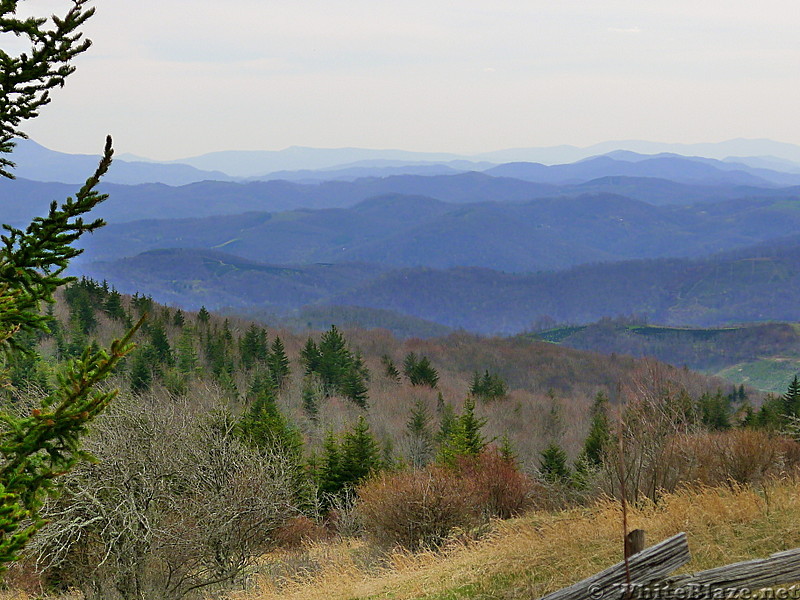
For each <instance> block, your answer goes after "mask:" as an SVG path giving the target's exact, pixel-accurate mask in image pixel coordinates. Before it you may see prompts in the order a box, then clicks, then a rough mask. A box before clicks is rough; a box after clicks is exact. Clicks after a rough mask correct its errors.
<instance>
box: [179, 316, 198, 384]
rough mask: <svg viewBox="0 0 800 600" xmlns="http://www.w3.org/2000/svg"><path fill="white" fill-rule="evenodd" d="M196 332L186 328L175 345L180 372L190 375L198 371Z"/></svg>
mask: <svg viewBox="0 0 800 600" xmlns="http://www.w3.org/2000/svg"><path fill="white" fill-rule="evenodd" d="M194 337H195V336H194V331H193V329H192V328H191V327H186V328H184V329H183V330H182V331H181V334H180V336H179V337H178V341H177V343H176V344H175V354H176V365H177V368H178V372H179V373H182V374H184V375H190V374H192V373H194V372H195V371H196V370H197V350H196V349H195V345H194Z"/></svg>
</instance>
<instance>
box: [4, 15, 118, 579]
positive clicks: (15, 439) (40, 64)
mask: <svg viewBox="0 0 800 600" xmlns="http://www.w3.org/2000/svg"><path fill="white" fill-rule="evenodd" d="M87 3H88V0H73V2H72V3H71V6H70V8H69V10H68V11H67V12H66V14H65V15H64V16H63V17H53V18H52V19H47V18H38V17H35V18H25V19H20V18H17V16H16V11H17V5H18V4H19V2H18V0H5V1H3V2H0V37H3V38H4V39H7V37H8V36H10V35H14V36H17V37H18V38H21V39H22V40H24V41H25V42H26V43H27V44H28V48H27V49H26V50H24V51H23V52H20V53H19V54H16V55H13V54H9V53H8V52H6V51H5V50H0V80H2V82H3V85H2V86H0V176H5V177H12V175H11V173H10V168H11V167H13V166H14V164H13V162H12V161H11V159H10V158H8V154H9V153H10V152H11V151H12V150H13V148H14V139H15V138H24V137H26V136H25V133H24V132H23V131H22V130H21V129H20V127H21V124H22V122H23V121H25V120H27V119H30V118H33V117H35V116H37V114H38V111H39V110H40V109H41V108H42V107H43V106H44V105H46V104H47V103H48V102H49V101H50V95H49V92H50V90H52V89H53V88H55V87H59V86H62V85H63V84H64V81H65V79H66V78H67V77H68V76H69V75H70V74H71V73H72V72H73V71H74V66H73V65H72V64H71V61H72V59H73V58H75V56H77V55H78V54H80V53H81V52H83V51H85V50H86V49H87V48H88V47H89V44H90V42H89V41H88V40H85V39H82V33H81V31H80V30H81V28H82V26H83V25H84V23H85V22H86V20H87V19H88V18H89V17H90V16H91V15H92V14H93V12H94V10H93V9H91V8H88V7H87ZM112 154H113V151H112V148H111V139H110V138H108V139H107V141H106V146H105V150H104V152H103V157H102V159H101V161H100V164H99V166H98V168H97V170H96V171H95V173H94V175H92V176H91V177H90V178H89V179H88V180H87V181H86V184H85V185H84V186H83V187H81V189H80V190H79V191H78V192H77V193H76V194H75V197H74V198H68V199H67V200H66V201H65V202H63V203H62V204H61V205H58V203H56V202H53V203H52V204H51V205H50V209H49V211H48V213H47V215H46V216H44V217H37V218H36V219H34V220H33V222H32V223H31V224H30V225H29V226H28V227H27V228H26V229H25V230H21V229H17V228H15V227H10V226H4V229H5V231H6V234H5V235H3V236H2V246H1V247H0V388H2V387H4V384H5V380H6V377H7V374H6V365H7V364H8V362H9V360H10V359H11V358H12V357H13V356H14V355H15V354H17V353H19V352H24V348H22V347H21V343H20V337H19V336H21V335H22V334H24V333H25V332H29V333H30V332H34V333H35V332H43V331H47V326H48V325H47V324H48V317H47V315H46V314H42V313H41V311H40V308H41V303H42V302H52V301H53V294H54V292H55V290H56V289H57V288H59V287H60V286H62V285H64V284H65V283H67V282H68V281H70V279H69V278H67V277H65V276H64V275H63V273H64V270H65V269H66V268H67V266H68V264H69V262H70V260H71V259H73V258H74V257H75V256H77V255H78V254H80V252H81V250H79V249H77V248H75V247H74V246H73V244H74V243H75V242H76V241H77V240H78V239H79V238H80V237H81V236H82V235H83V234H84V233H87V232H91V231H94V230H96V229H97V228H99V227H101V226H102V225H103V221H102V220H99V219H98V220H94V221H89V222H86V221H84V218H83V217H84V215H86V214H87V213H88V212H89V211H91V210H92V208H94V207H95V206H96V205H97V204H98V203H99V202H101V201H103V200H104V199H105V196H103V195H101V194H98V193H97V192H96V190H95V187H96V186H97V184H98V182H99V180H100V178H101V177H102V176H103V175H104V174H105V172H106V171H107V170H108V167H109V165H110V164H111V157H112ZM131 336H132V332H130V333H129V334H128V335H126V336H125V337H123V339H121V340H118V341H115V342H113V343H112V345H111V348H110V350H109V351H104V350H97V351H93V350H91V349H86V350H85V351H84V352H83V353H81V355H80V356H79V357H78V358H77V359H76V360H74V361H73V362H72V363H70V364H69V365H68V366H67V367H66V368H65V369H64V370H63V371H62V373H61V374H60V376H59V379H58V385H57V387H56V389H54V390H53V391H52V392H51V393H50V394H48V395H47V397H45V398H44V399H43V400H42V401H41V402H40V404H39V406H38V407H37V408H35V409H33V411H31V413H30V414H29V415H27V416H18V415H17V414H14V413H12V412H6V411H5V410H2V411H0V422H2V425H1V426H0V568H2V565H4V564H6V563H8V562H10V561H13V560H16V559H17V557H18V556H19V553H20V552H21V551H22V549H23V547H24V546H25V545H26V543H27V542H28V540H29V539H30V537H31V536H32V535H33V534H34V533H35V532H36V531H37V530H38V529H39V528H41V527H42V525H43V524H44V523H43V522H42V519H41V518H40V517H39V510H40V508H41V506H42V503H43V501H44V498H45V496H46V495H47V494H48V493H50V492H52V491H53V490H54V485H55V483H54V479H55V478H56V477H57V476H58V475H60V474H63V473H65V472H67V471H69V470H70V469H72V468H73V467H74V466H75V465H76V464H77V462H79V461H80V460H83V459H85V458H87V456H86V454H85V453H84V452H82V451H81V449H80V443H81V438H82V437H83V436H84V434H85V433H86V429H87V424H88V423H89V422H90V421H91V420H92V419H94V417H96V416H97V415H98V414H99V413H101V412H102V411H103V410H104V409H105V408H106V406H108V404H109V402H111V400H112V399H113V398H114V395H115V392H113V391H100V390H98V389H97V385H98V384H99V383H100V382H101V381H103V380H104V379H106V378H107V377H108V376H109V375H110V374H111V372H112V370H113V369H114V367H115V366H116V365H117V364H118V363H119V362H120V360H121V359H122V358H123V357H124V355H125V354H126V353H127V352H129V351H130V349H131V344H130V338H131Z"/></svg>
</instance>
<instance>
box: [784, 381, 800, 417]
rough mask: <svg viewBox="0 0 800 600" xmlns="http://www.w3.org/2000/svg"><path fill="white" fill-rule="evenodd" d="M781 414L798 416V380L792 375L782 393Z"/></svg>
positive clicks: (799, 396)
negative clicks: (787, 386) (784, 391)
mask: <svg viewBox="0 0 800 600" xmlns="http://www.w3.org/2000/svg"><path fill="white" fill-rule="evenodd" d="M783 414H784V415H785V416H787V417H797V416H800V380H798V378H797V375H795V376H794V378H793V379H792V381H791V383H790V384H789V388H788V389H787V390H786V393H785V394H784V395H783Z"/></svg>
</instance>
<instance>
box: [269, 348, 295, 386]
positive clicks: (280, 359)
mask: <svg viewBox="0 0 800 600" xmlns="http://www.w3.org/2000/svg"><path fill="white" fill-rule="evenodd" d="M267 366H268V367H269V372H270V374H271V375H272V380H273V381H274V382H275V387H277V388H278V389H279V390H280V389H283V387H284V386H285V385H286V382H287V381H288V380H289V375H290V374H291V369H290V368H289V357H288V356H286V348H285V347H284V345H283V340H281V338H280V337H277V336H276V337H275V340H273V342H272V345H271V346H270V349H269V353H268V354H267Z"/></svg>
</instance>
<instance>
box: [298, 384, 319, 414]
mask: <svg viewBox="0 0 800 600" xmlns="http://www.w3.org/2000/svg"><path fill="white" fill-rule="evenodd" d="M302 405H303V412H304V413H305V415H306V416H307V417H308V418H309V419H311V420H312V421H314V422H316V421H317V418H318V414H319V397H318V394H317V386H316V385H315V382H314V377H313V375H306V376H305V378H303V389H302Z"/></svg>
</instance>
